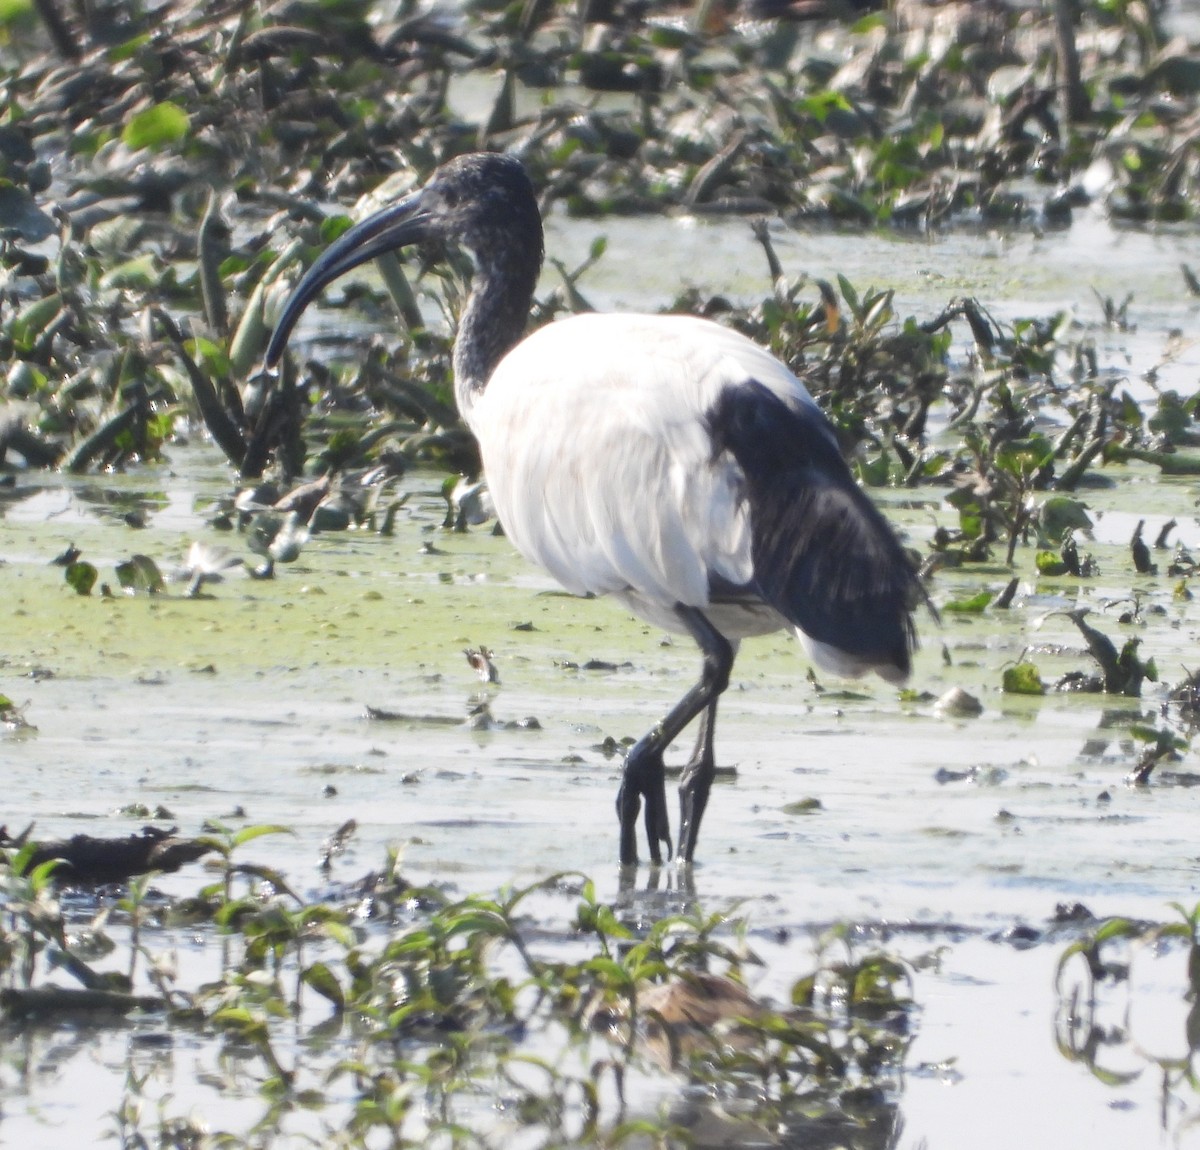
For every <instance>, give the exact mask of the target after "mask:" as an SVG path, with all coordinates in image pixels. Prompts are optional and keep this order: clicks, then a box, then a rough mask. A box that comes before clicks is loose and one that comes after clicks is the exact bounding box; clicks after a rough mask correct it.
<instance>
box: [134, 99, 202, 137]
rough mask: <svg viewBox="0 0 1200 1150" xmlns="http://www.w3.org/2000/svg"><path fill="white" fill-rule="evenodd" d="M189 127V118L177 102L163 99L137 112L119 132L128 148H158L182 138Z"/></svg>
mask: <svg viewBox="0 0 1200 1150" xmlns="http://www.w3.org/2000/svg"><path fill="white" fill-rule="evenodd" d="M190 128H191V118H190V117H189V116H188V114H187V112H185V111H184V110H183V109H182V108H181V107H180V106H179V105H178V104H176V103H174V102H173V101H171V100H164V101H163V102H162V103H161V104H155V105H153V106H152V107H149V108H146V109H145V110H144V111H141V112H138V113H137V115H135V116H134V117H133V118H132V119H130V121H129V123H127V124H126V125H125V130H124V131H123V132H122V133H121V139H122V141H123V142H124V143H125V144H126V145H127V146H128V147H130V148H151V149H158V148H162V147H164V146H166V145H167V144H177V143H179V142H180V141H181V140H183V139H184V138H185V137H186V136H187V134H188V131H189V130H190Z"/></svg>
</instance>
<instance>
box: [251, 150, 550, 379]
mask: <svg viewBox="0 0 1200 1150" xmlns="http://www.w3.org/2000/svg"><path fill="white" fill-rule="evenodd" d="M428 241H442V242H448V243H456V244H460V245H461V246H462V247H464V248H466V249H467V250H468V251H470V252H471V254H472V255H473V256H474V257H475V260H476V263H477V264H478V265H479V266H480V267H481V269H483V270H485V271H488V270H490V269H492V268H494V267H496V266H497V265H498V264H499V263H500V262H501V261H507V262H509V263H515V264H516V266H517V269H518V270H517V272H516V273H515V274H519V275H520V278H521V282H522V287H524V285H525V283H526V282H528V290H529V291H531V292H532V290H533V289H532V284H533V282H534V281H535V280H536V278H537V272H538V269H539V268H540V267H541V262H542V220H541V215H540V214H539V212H538V206H537V196H536V194H535V193H534V190H533V185H532V184H531V183H530V181H529V177H528V176H527V175H526V174H525V169H524V167H523V166H522V165H521V162H520V160H518V159H516V157H514V156H505V155H500V154H498V153H494V152H475V153H472V154H470V155H466V156H458V157H457V158H455V159H453V160H450V161H448V162H447V163H445V164H443V165H442V166H441V167H440V168H438V169H437V170H436V171H435V172H434V173H433V175H432V176H431V177H430V178H429V180H428V182H427V183H426V184H425V185H424V187H422V188H420V189H419V190H418V191H416V192H413V193H412V194H411V195H409V196H406V197H405V198H404V199H403V200H400V201H399V202H398V203H395V204H391V205H389V206H388V207H386V208H383V209H382V210H381V211H379V212H377V213H376V214H375V215H373V216H370V217H369V218H368V219H365V220H363V221H362V222H361V223H358V224H355V225H354V227H352V228H350V229H349V230H348V231H346V232H344V233H343V234H342V235H341V236H339V237H338V238H337V239H336V240H335V241H334V242H333V243H332V244H330V245H329V247H328V248H326V249H325V251H324V252H322V253H321V255H320V256H318V258H317V259H316V260H315V261H314V263H313V265H312V266H311V267H310V268H309V269H308V271H307V272H306V273H305V275H304V277H303V278H302V279H301V280H300V282H299V283H298V284H297V285H296V288H295V290H294V291H293V292H292V295H291V297H290V298H289V299H288V302H287V304H286V305H285V306H284V309H283V313H282V314H281V315H280V317H279V322H278V323H277V324H276V326H275V331H274V333H273V334H272V336H271V342H270V343H269V344H268V346H267V355H266V364H267V367H273V366H274V365H275V364H276V363H277V362H278V360H279V357H280V356H281V355H282V354H283V349H284V346H285V345H286V344H287V340H288V336H289V335H290V334H291V331H292V328H293V327H294V326H295V324H296V321H297V320H298V319H299V318H300V315H301V313H302V312H303V311H304V309H305V308H306V307H307V306H308V305H309V303H311V302H312V300H313V299H314V298H315V297H316V296H317V294H318V293H319V292H320V291H321V289H322V288H324V287H325V286H326V285H327V284H330V283H332V282H333V281H334V280H335V279H337V278H338V277H339V276H342V275H344V274H345V273H346V272H348V271H350V270H351V269H353V268H356V267H358V266H359V265H360V264H363V263H366V262H367V261H368V260H371V259H374V258H375V257H376V256H378V255H382V254H383V253H384V252H390V251H395V250H397V249H398V248H402V247H406V246H408V245H410V244H419V243H426V242H428ZM529 269H532V274H531V275H530V274H529Z"/></svg>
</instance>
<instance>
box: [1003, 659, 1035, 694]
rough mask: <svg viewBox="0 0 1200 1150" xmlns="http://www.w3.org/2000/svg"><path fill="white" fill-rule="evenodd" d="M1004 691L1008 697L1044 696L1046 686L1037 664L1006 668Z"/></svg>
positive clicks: (1019, 664) (1021, 664)
mask: <svg viewBox="0 0 1200 1150" xmlns="http://www.w3.org/2000/svg"><path fill="white" fill-rule="evenodd" d="M1002 690H1003V691H1004V692H1005V694H1008V695H1044V694H1045V693H1046V685H1045V683H1043V682H1042V677H1041V675H1039V674H1038V669H1037V665H1036V664H1035V663H1028V662H1025V663H1017V664H1016V665H1015V666H1012V667H1005V668H1004V678H1003V681H1002Z"/></svg>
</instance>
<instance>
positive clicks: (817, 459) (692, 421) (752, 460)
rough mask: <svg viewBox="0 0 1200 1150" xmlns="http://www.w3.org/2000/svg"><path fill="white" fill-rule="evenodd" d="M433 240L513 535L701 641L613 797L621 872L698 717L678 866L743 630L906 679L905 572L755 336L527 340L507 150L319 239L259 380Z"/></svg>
mask: <svg viewBox="0 0 1200 1150" xmlns="http://www.w3.org/2000/svg"><path fill="white" fill-rule="evenodd" d="M431 242H433V243H440V244H442V245H456V246H457V247H458V248H459V249H461V250H464V251H466V252H467V253H468V254H469V255H470V257H471V258H472V262H473V268H474V270H473V275H472V280H471V287H470V292H469V295H468V299H467V302H466V304H465V307H464V310H463V312H462V315H461V317H460V319H459V324H458V331H457V336H456V339H455V344H454V352H453V367H454V392H455V399H456V401H457V404H458V410H459V412H460V414H461V415H462V418H463V420H464V421H465V422H466V424H467V426H468V427H469V428H470V429H471V431H472V432H473V434H474V435H475V437H476V438H477V439H478V441H479V449H480V455H481V458H482V461H483V468H484V473H485V475H486V478H487V482H488V486H489V489H490V491H491V496H492V501H493V503H494V505H495V509H496V513H497V515H498V517H499V519H500V522H501V524H502V525H503V528H504V531H505V533H506V534H507V536H508V538H509V539H510V540H511V541H512V542H513V544H514V545H515V546H516V547H517V549H518V550H519V551H520V552H521V553H522V554H523V555H524V556H525V557H526V558H528V559H529V560H531V561H532V562H534V563H537V564H539V565H540V566H542V567H543V568H545V569H546V571H548V572H549V573H550V574H551V575H552V576H553V577H554V578H555V579H556V580H557V581H558V582H559V583H561V584H562V586H563V587H565V588H566V589H567V590H568V591H570V592H573V593H575V594H578V595H596V596H599V595H610V596H612V597H613V598H615V599H617V600H618V601H620V602H621V603H623V604H625V605H626V606H627V607H628V608H629V609H630V610H632V611H633V612H634V613H635V614H636V615H638V616H640V617H641V618H642V619H645V620H647V621H649V622H650V623H652V624H653V625H655V626H657V627H661V628H664V629H665V630H667V631H671V632H676V633H680V634H684V635H690V636H691V637H692V639H693V640H694V641H695V642H696V644H697V645H698V646H699V648H700V652H701V654H702V657H703V658H702V667H701V671H700V675H699V678H698V679H697V681H696V682H695V684H694V685H693V686H691V687H689V689H688V690H687V691H686V692H685V693H684V695H683V697H682V698H681V699H680V700H679V701H678V702H677V703H676V704H675V705H674V706H673V707H672V708H671V709H670V710H669V711H668V712H667V714H666V715H665V716H664V717H663V718H662V719H661V720H660V721H659V722H657V723H656V724H655V725H654V726H653V727H652V728H651V729H650V730H649V731H648V732H647V733H646V734H645V735H643V736H642V738H641V739H639V740H638V741H637V742H636V743H635V744H634V745H633V746H632V747H631V748H630V749H629V751H628V753H627V754H626V756H625V761H624V766H623V770H622V777H621V784H620V790H619V792H618V795H617V814H618V819H619V822H620V859H621V862H622V864H626V865H633V864H636V863H637V861H638V826H637V823H638V816H639V813H640V812H641V811H642V809H643V806H644V811H645V814H644V818H645V833H646V837H647V840H648V849H649V854H650V858H651V861H652V862H653V863H661V862H662V849H661V848H662V846H664V845H665V847H666V850H667V855H668V857H670V855H671V852H672V843H671V834H670V821H669V816H668V812H667V799H666V782H665V775H664V766H663V754H664V752H665V751H666V749H667V748H668V747H669V746H670V745H671V744H672V743H673V742H674V741H675V739H676V738H677V737H678V736H679V735H680V733H681V732H682V731H683V729H684V728H685V727H686V726H687V725H688V724H689V723H691V722H692V721H693V720H698V734H697V738H696V744H695V749H694V751H693V752H692V754H691V757H690V759H689V760H688V762H687V764H686V765H685V767H684V768H683V772H682V776H681V780H680V785H679V795H680V825H679V831H678V845H677V848H676V850H675V855H676V858H677V860H678V861H679V862H681V863H685V864H690V863H691V861H692V859H693V857H694V853H695V849H696V840H697V836H698V834H699V830H700V823H701V819H702V818H703V816H704V811H705V807H706V805H707V803H708V800H709V793H710V791H711V788H712V782H713V776H714V774H715V770H716V760H715V757H714V752H713V734H714V730H715V725H716V715H717V702H718V700H719V698H720V696H721V693H722V692H723V691H724V690H725V688H726V687H727V686H728V684H729V679H730V671H731V669H732V667H733V662H734V658H735V656H736V654H737V651H738V646H739V644H740V642H741V640H742V639H744V638H747V637H749V636H754V635H763V634H767V633H770V632H773V631H776V630H779V629H780V628H790V629H792V630H793V631H795V633H796V635H797V636H798V637H799V639H800V642H801V643H802V644H803V646H804V648H805V650H806V651H807V653H808V655H809V657H810V658H811V660H812V661H813V663H815V664H816V666H817V667H820V668H822V669H825V670H828V671H831V672H836V673H839V674H842V675H848V676H861V675H864V674H867V673H869V672H876V673H877V674H879V675H880V676H882V677H883V678H884V679H885V680H887V681H888V682H900V681H901V680H903V679H904V678H905V677H906V676H907V675H908V673H909V669H910V665H911V660H912V654H913V651H914V648H915V645H916V632H915V626H914V621H913V614H914V611H915V608H916V606H917V604H918V602H919V600H920V599H921V597H922V596H921V590H920V585H919V581H918V579H917V576H916V573H915V571H914V568H913V565H912V563H911V562H910V560H909V557H908V555H907V554H906V552H905V551H904V549H903V547H902V546H901V545H900V543H899V541H898V539H897V538H896V536H895V534H894V533H893V531H892V529H891V527H890V526H889V524H888V522H887V521H886V519H885V518H884V517H883V515H882V514H881V513H880V512H879V511H878V510H877V509H876V507H875V506H874V505H873V504H872V503H871V501H870V500H869V499H868V498H867V497H866V496H865V495H864V494H863V492H862V490H861V489H860V488H859V486H858V484H857V483H856V482H855V480H854V477H853V476H852V474H851V472H850V469H849V467H848V465H847V463H846V462H845V460H844V458H843V456H842V454H841V452H840V450H839V448H838V443H837V439H836V437H835V435H834V431H833V428H832V426H831V424H830V423H829V421H828V419H827V418H826V417H825V415H824V413H823V412H822V411H821V409H820V408H819V407H818V406H817V404H816V402H815V401H814V400H813V398H812V396H811V395H810V394H809V392H808V391H807V389H806V388H805V387H804V385H803V384H802V383H801V382H800V380H799V379H798V378H797V377H796V376H795V375H794V374H793V373H792V372H791V371H789V370H788V368H787V367H785V366H784V365H783V364H782V363H781V362H780V361H779V360H778V359H776V358H775V357H774V356H772V355H771V354H770V353H768V352H767V351H765V350H763V349H762V348H761V347H759V346H758V345H757V344H756V343H754V342H753V341H752V340H750V339H748V338H746V337H745V336H743V335H741V334H740V333H738V332H735V331H733V330H731V329H729V328H726V327H724V326H722V325H720V324H718V323H714V322H711V321H709V320H705V319H699V318H695V317H690V316H679V315H671V316H668V315H633V314H585V315H576V316H572V317H570V318H567V319H562V320H559V321H558V322H555V323H550V324H547V325H546V326H544V327H541V328H539V329H538V330H536V331H534V332H533V333H532V334H529V335H526V326H527V323H528V319H529V309H530V304H531V303H532V300H533V294H534V289H535V285H536V283H537V279H538V274H539V272H540V270H541V266H542V256H543V236H542V221H541V215H540V213H539V210H538V203H537V197H536V194H535V192H534V188H533V185H532V183H531V182H530V179H529V177H528V175H527V174H526V171H525V169H524V166H523V165H522V164H521V162H520V161H519V160H518V159H517V158H515V157H513V156H509V155H502V154H497V153H478V154H472V155H464V156H459V157H457V158H455V159H452V160H450V161H448V162H447V163H444V164H442V165H441V166H440V167H439V168H437V169H436V170H435V171H434V173H433V174H432V176H431V177H430V178H429V180H428V181H427V182H426V183H425V184H424V185H423V186H422V187H421V188H419V190H417V191H415V192H413V193H412V194H411V195H408V196H406V197H404V198H403V199H400V200H398V201H396V202H395V203H392V204H390V205H389V206H387V207H385V208H383V209H382V210H380V211H378V212H377V213H375V214H374V215H372V216H371V217H369V218H368V219H365V220H363V221H362V222H360V223H358V224H356V225H354V226H353V227H351V228H350V229H349V230H347V231H346V232H345V233H343V234H342V235H341V236H340V237H339V238H338V239H336V240H335V241H334V242H333V243H332V244H330V245H329V247H328V248H326V249H325V250H324V251H323V252H322V253H321V254H320V255H319V256H318V258H317V259H316V260H315V261H314V262H313V264H312V265H311V266H310V267H309V269H308V271H307V272H306V274H305V275H304V276H303V277H302V279H301V280H300V282H299V283H298V284H297V285H296V287H295V289H294V290H293V292H292V294H291V296H290V297H289V299H288V301H287V303H286V304H285V306H284V308H283V311H282V312H281V314H280V317H279V321H278V324H277V326H276V328H275V330H274V333H273V335H272V337H271V341H270V344H269V346H268V350H267V355H266V362H267V366H268V368H271V367H273V366H274V365H275V364H276V363H277V362H278V360H279V358H280V356H281V355H282V354H283V350H284V347H285V345H286V343H287V340H288V337H289V335H290V333H291V331H292V329H293V327H294V326H295V324H296V321H297V320H298V318H299V317H300V314H301V313H302V312H303V311H304V309H305V308H306V307H307V306H308V304H309V303H310V302H311V301H312V300H313V299H314V297H316V296H317V294H318V293H319V292H320V291H321V290H322V288H324V287H325V286H326V285H327V284H329V283H330V282H332V281H333V280H334V279H336V278H337V277H339V276H341V275H343V274H345V273H346V272H348V271H350V270H351V269H352V268H355V267H357V266H358V265H360V264H362V263H364V262H365V261H367V260H370V259H372V258H374V257H375V256H378V255H380V254H382V253H384V252H389V251H393V250H396V249H399V248H401V247H404V246H405V245H409V244H425V243H431Z"/></svg>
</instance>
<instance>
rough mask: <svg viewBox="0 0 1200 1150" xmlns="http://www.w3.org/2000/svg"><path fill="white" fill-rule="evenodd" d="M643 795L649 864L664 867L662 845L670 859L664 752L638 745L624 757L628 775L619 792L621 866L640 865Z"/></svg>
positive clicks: (670, 847)
mask: <svg viewBox="0 0 1200 1150" xmlns="http://www.w3.org/2000/svg"><path fill="white" fill-rule="evenodd" d="M642 796H645V799H646V817H645V822H646V838H647V840H648V843H649V848H650V861H651V863H653V864H654V865H656V866H659V865H661V864H662V861H663V860H662V852H661V850H660V848H659V844H660V843H666V846H667V858H668V859H670V857H671V854H672V851H673V846H672V843H671V819H670V816H669V815H668V814H667V780H666V772H665V771H664V770H663V761H662V753H661V752H660V751H656V750H654V749H653V748H649V747H646V746H644V745H643V743H640V742H639V743H636V744H635V745H634V746H633V747H632V748H630V751H629V754H628V755H626V756H625V773H624V776H623V777H622V779H621V789H620V790H619V791H618V792H617V818H618V819H620V822H621V864H622V865H623V866H633V865H636V864H637V861H638V858H637V817H638V813H639V812H640V810H641V807H642Z"/></svg>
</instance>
